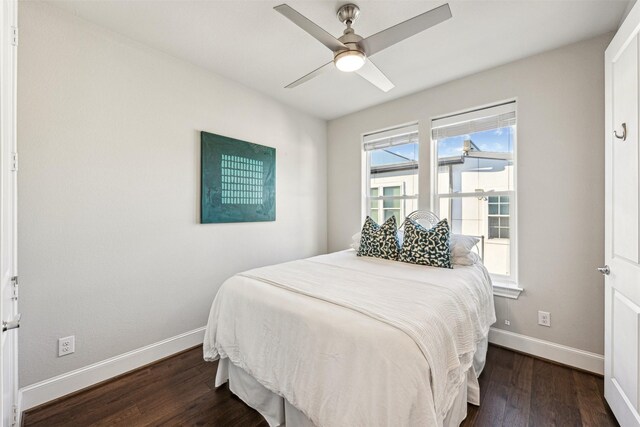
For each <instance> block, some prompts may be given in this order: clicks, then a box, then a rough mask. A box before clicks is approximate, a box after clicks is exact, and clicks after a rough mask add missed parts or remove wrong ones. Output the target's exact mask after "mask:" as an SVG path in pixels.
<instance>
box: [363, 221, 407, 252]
mask: <svg viewBox="0 0 640 427" xmlns="http://www.w3.org/2000/svg"><path fill="white" fill-rule="evenodd" d="M397 231H398V227H397V224H396V217H395V216H392V217H391V218H389V219H388V220H386V221H385V222H384V224H382V225H378V224H376V222H375V221H374V220H372V219H371V217H367V219H366V220H365V221H364V225H363V226H362V236H361V238H360V247H359V248H358V256H370V257H374V258H384V259H392V260H397V259H398V254H399V253H400V243H399V242H398V237H397Z"/></svg>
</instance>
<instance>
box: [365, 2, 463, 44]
mask: <svg viewBox="0 0 640 427" xmlns="http://www.w3.org/2000/svg"><path fill="white" fill-rule="evenodd" d="M451 16H452V15H451V9H450V8H449V4H448V3H447V4H443V5H442V6H440V7H436V8H435V9H431V10H430V11H428V12H425V13H423V14H421V15H418V16H414V17H413V18H411V19H408V20H406V21H404V22H401V23H399V24H397V25H394V26H393V27H389V28H387V29H386V30H382V31H380V32H379V33H376V34H374V35H372V36H369V37H367V38H366V39H364V40H362V41H360V46H362V48H363V49H364V51H365V53H366V54H367V56H371V55H375V54H376V53H378V52H380V51H381V50H383V49H386V48H388V47H389V46H392V45H394V44H396V43H398V42H401V41H402V40H404V39H408V38H409V37H411V36H414V35H416V34H418V33H420V32H422V31H424V30H426V29H428V28H431V27H433V26H434V25H437V24H439V23H441V22H443V21H446V20H447V19H449V18H451Z"/></svg>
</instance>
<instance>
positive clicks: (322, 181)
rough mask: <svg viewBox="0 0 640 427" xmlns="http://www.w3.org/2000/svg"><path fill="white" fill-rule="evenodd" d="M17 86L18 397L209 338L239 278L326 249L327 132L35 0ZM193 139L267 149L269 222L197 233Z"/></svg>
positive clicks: (23, 11)
mask: <svg viewBox="0 0 640 427" xmlns="http://www.w3.org/2000/svg"><path fill="white" fill-rule="evenodd" d="M221 60H223V58H221ZM18 90H19V99H18V117H19V123H18V144H19V153H20V171H19V212H20V217H19V239H20V240H19V242H20V244H19V246H20V248H19V257H20V259H19V267H20V287H21V290H20V307H21V311H22V313H23V322H22V327H21V328H20V383H21V386H24V385H28V384H31V383H34V382H37V381H40V380H43V379H46V378H50V377H52V376H55V375H57V374H61V373H64V372H67V371H70V370H73V369H76V368H79V367H82V366H85V365H88V364H90V363H93V362H96V361H100V360H103V359H106V358H108V357H111V356H114V355H118V354H121V353H124V352H126V351H129V350H132V349H135V348H139V347H142V346H144V345H147V344H150V343H153V342H157V341H160V340H162V339H165V338H168V337H171V336H175V335H178V334H180V333H182V332H185V331H188V330H192V329H195V328H198V327H200V326H203V325H204V324H205V323H206V320H207V315H208V312H209V308H210V304H211V302H212V300H213V297H214V295H215V293H216V291H217V289H218V287H219V286H220V284H221V283H222V282H223V281H224V280H225V278H227V277H229V276H230V275H232V274H233V273H235V272H237V271H240V270H244V269H247V268H251V267H254V266H260V265H265V264H270V263H276V262H281V261H285V260H290V259H294V258H301V257H305V256H311V255H314V254H318V253H323V252H325V250H326V122H324V121H322V120H317V119H314V118H311V117H309V116H307V115H304V114H301V113H299V112H297V111H295V110H292V109H291V108H288V107H285V106H283V105H282V104H279V103H277V102H275V101H273V100H271V99H269V98H267V97H265V96H262V95H260V94H258V93H256V92H254V91H252V90H249V89H247V88H245V87H243V86H241V85H238V84H236V83H233V82H231V81H229V80H226V79H224V78H221V77H218V76H216V75H213V74H211V73H209V72H206V71H204V70H202V69H199V68H197V67H195V66H193V65H190V64H188V63H185V62H182V61H180V60H177V59H174V58H172V57H169V56H167V55H164V54H162V53H160V52H157V51H154V50H152V49H149V48H146V47H144V46H142V45H139V44H137V43H135V42H133V41H130V40H127V39H125V38H123V37H120V36H118V35H115V34H113V33H110V32H107V31H105V30H102V29H100V28H98V27H95V26H93V25H91V24H88V23H86V22H84V21H82V20H80V19H78V18H75V17H73V16H71V15H68V14H67V13H66V12H63V11H60V10H58V9H56V8H54V7H51V6H49V5H44V4H40V3H33V2H22V3H21V5H20V54H19V87H18ZM200 130H206V131H209V132H214V133H219V134H222V135H227V136H231V137H234V138H239V139H244V140H248V141H251V142H255V143H258V144H263V145H268V146H272V147H276V149H277V220H276V221H275V222H266V223H243V224H222V225H213V224H211V225H200V224H199V223H198V211H199V209H198V204H199V150H200V144H199V131H200ZM67 335H75V336H76V352H75V354H73V355H70V356H65V357H62V358H58V357H57V338H59V337H63V336H67Z"/></svg>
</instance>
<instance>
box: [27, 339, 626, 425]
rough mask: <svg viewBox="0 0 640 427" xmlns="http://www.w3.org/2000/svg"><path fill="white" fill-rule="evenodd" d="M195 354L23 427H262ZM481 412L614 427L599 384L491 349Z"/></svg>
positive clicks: (516, 420)
mask: <svg viewBox="0 0 640 427" xmlns="http://www.w3.org/2000/svg"><path fill="white" fill-rule="evenodd" d="M216 367H217V364H216V363H206V362H204V361H203V360H202V349H201V348H200V347H198V348H194V349H192V350H189V351H186V352H184V353H180V354H178V355H176V356H173V357H171V358H168V359H165V360H163V361H160V362H158V363H155V364H153V365H150V366H147V367H144V368H141V369H138V370H136V371H133V372H131V373H128V374H125V375H123V376H121V377H119V378H117V379H115V380H112V381H109V382H106V383H103V384H100V385H97V386H95V387H93V388H90V389H87V390H84V391H81V392H79V393H77V394H75V395H72V396H69V397H65V398H62V399H58V400H57V401H55V402H52V403H50V404H47V405H43V406H40V407H38V408H34V409H32V410H30V411H27V412H25V414H24V415H23V425H25V426H47V427H51V426H161V425H166V426H195V425H198V426H200V425H212V426H243V427H245V426H247V427H251V426H260V427H262V426H264V427H266V426H267V423H266V422H265V421H264V420H263V419H262V417H261V416H260V415H259V414H258V413H257V412H256V411H254V410H253V409H251V408H249V407H248V406H246V405H245V404H244V403H243V402H242V401H241V400H239V399H238V398H237V397H235V396H234V395H233V394H231V392H229V389H228V388H227V386H226V385H225V386H223V387H220V388H219V389H216V388H214V378H215V373H216ZM480 390H481V406H480V407H475V406H472V405H469V407H468V411H469V413H468V416H467V419H466V420H465V421H464V423H463V424H462V425H463V426H491V427H495V426H505V427H506V426H508V427H516V426H545V427H546V426H563V427H564V426H598V427H600V426H616V425H617V423H616V421H615V419H614V418H613V415H612V414H611V411H610V410H609V408H608V406H607V405H606V403H605V402H604V398H603V392H604V391H603V380H602V378H599V377H597V376H594V375H591V374H587V373H584V372H580V371H576V370H574V369H571V368H567V367H564V366H559V365H556V364H553V363H549V362H545V361H542V360H539V359H534V358H532V357H529V356H525V355H522V354H518V353H514V352H512V351H509V350H506V349H503V348H499V347H494V346H490V347H489V352H488V354H487V365H486V367H485V370H484V372H483V373H482V375H481V376H480Z"/></svg>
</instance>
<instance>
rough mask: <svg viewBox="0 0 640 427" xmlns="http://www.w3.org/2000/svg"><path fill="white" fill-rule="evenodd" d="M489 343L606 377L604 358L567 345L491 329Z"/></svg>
mask: <svg viewBox="0 0 640 427" xmlns="http://www.w3.org/2000/svg"><path fill="white" fill-rule="evenodd" d="M489 342H490V343H493V344H497V345H500V346H502V347H506V348H510V349H512V350H517V351H521V352H523V353H527V354H531V355H533V356H537V357H541V358H543V359H547V360H552V361H554V362H558V363H562V364H564V365H569V366H573V367H575V368H579V369H583V370H585V371H589V372H593V373H596V374H598V375H604V356H603V355H601V354H596V353H591V352H589V351H584V350H579V349H577V348H573V347H567V346H566V345H562V344H556V343H553V342H550V341H545V340H541V339H538V338H532V337H529V336H526V335H521V334H516V333H515V332H509V331H505V330H502V329H496V328H491V330H490V331H489Z"/></svg>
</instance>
